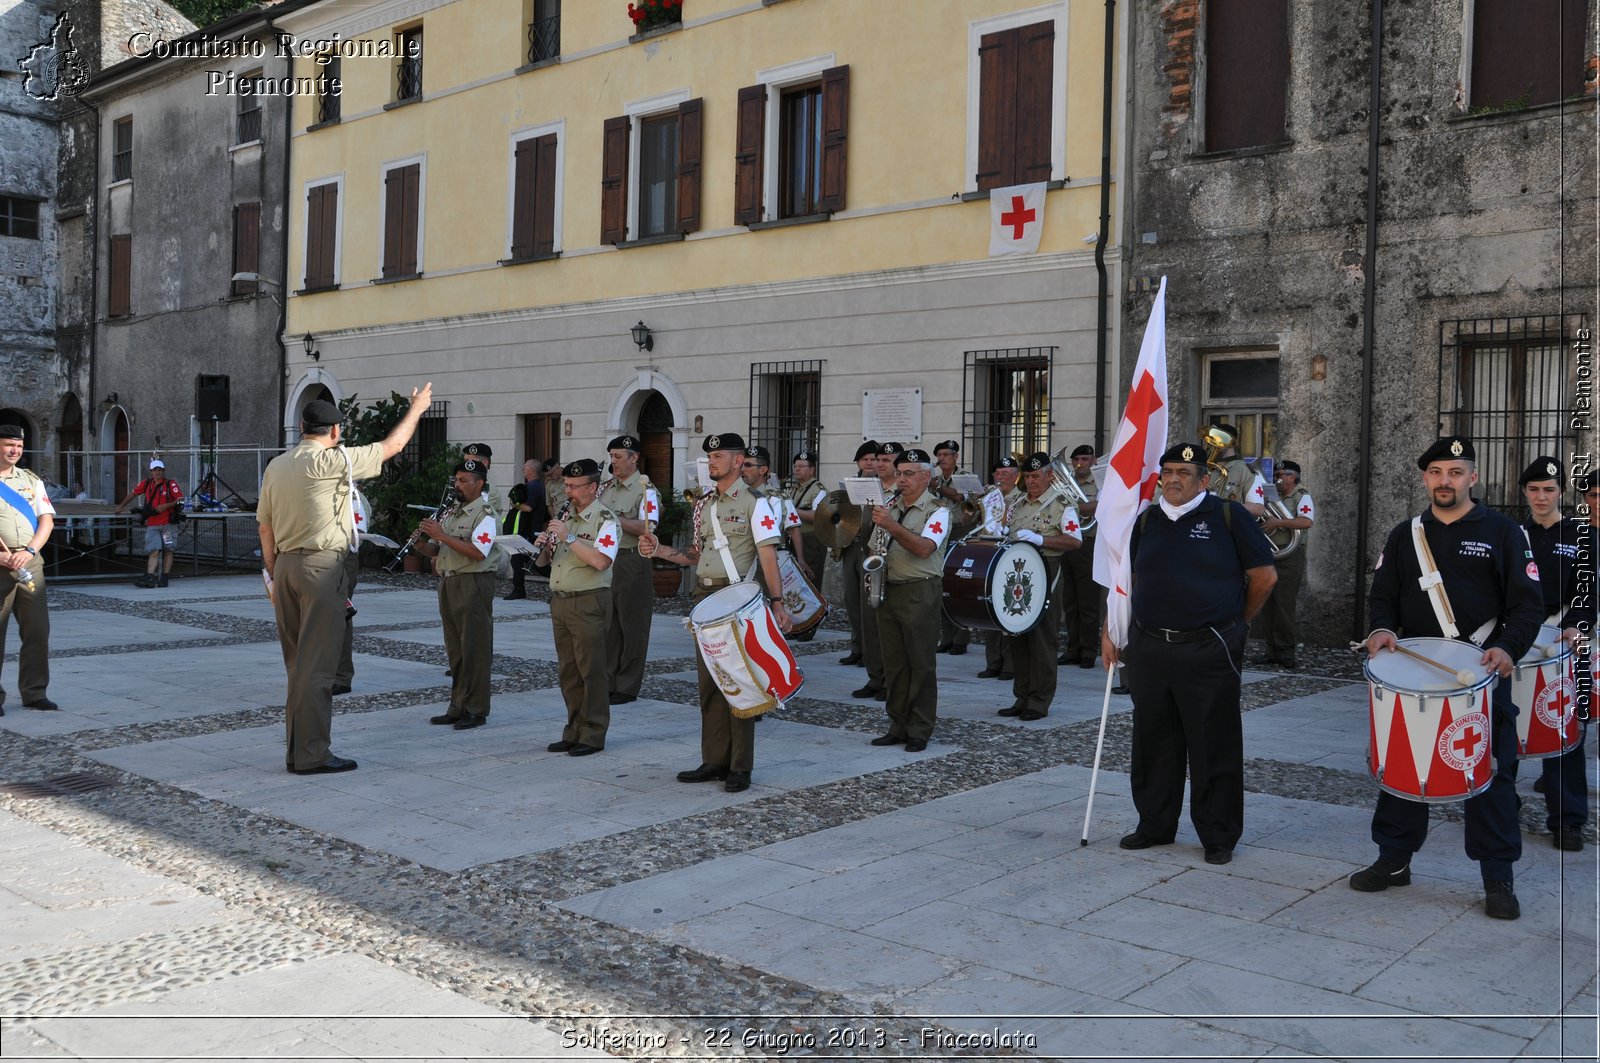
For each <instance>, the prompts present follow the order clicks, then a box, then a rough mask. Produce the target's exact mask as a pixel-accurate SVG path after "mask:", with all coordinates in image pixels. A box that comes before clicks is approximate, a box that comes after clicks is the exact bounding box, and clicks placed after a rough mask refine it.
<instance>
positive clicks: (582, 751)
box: [567, 742, 606, 757]
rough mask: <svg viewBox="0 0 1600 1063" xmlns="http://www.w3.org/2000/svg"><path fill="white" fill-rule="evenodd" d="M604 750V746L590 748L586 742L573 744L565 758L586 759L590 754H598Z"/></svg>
mask: <svg viewBox="0 0 1600 1063" xmlns="http://www.w3.org/2000/svg"><path fill="white" fill-rule="evenodd" d="M605 748H606V747H605V746H591V745H589V743H587V742H574V743H573V744H572V748H571V749H569V750H567V756H569V757H587V756H589V755H590V754H591V753H598V752H600V751H601V750H603V749H605Z"/></svg>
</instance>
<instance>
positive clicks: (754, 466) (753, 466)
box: [744, 461, 761, 469]
mask: <svg viewBox="0 0 1600 1063" xmlns="http://www.w3.org/2000/svg"><path fill="white" fill-rule="evenodd" d="M744 468H746V469H759V468H761V466H759V465H757V464H755V463H754V462H750V461H747V462H745V463H744Z"/></svg>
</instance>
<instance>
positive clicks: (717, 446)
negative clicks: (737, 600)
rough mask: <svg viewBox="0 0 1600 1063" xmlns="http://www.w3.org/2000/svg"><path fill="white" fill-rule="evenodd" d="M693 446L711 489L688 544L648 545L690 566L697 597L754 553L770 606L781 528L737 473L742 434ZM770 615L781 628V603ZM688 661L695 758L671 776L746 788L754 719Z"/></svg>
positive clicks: (785, 620) (729, 579) (722, 583)
mask: <svg viewBox="0 0 1600 1063" xmlns="http://www.w3.org/2000/svg"><path fill="white" fill-rule="evenodd" d="M700 449H701V450H703V451H704V452H705V454H706V462H707V465H708V468H709V471H710V474H711V479H712V480H713V481H714V482H715V490H713V491H707V492H706V493H705V494H704V495H702V496H700V498H699V500H698V501H696V502H695V507H694V518H693V545H691V546H690V547H689V548H688V549H686V550H679V549H677V548H676V547H670V546H666V545H660V546H656V544H655V541H654V537H653V536H652V540H651V543H650V546H651V547H653V548H655V555H656V556H657V557H660V558H663V559H665V560H667V561H672V562H674V563H676V564H680V565H693V566H694V584H695V590H694V594H695V600H696V601H699V600H700V599H702V598H704V597H706V596H708V595H710V594H712V593H714V592H715V591H717V590H719V589H721V588H723V587H726V586H728V585H729V584H731V583H738V582H740V581H741V580H743V579H744V574H745V573H746V572H749V571H750V569H751V568H752V567H754V566H755V563H756V561H757V560H758V559H759V560H760V562H761V563H760V565H759V567H758V569H757V576H756V577H755V578H756V582H758V583H760V584H761V587H762V589H763V590H764V591H765V593H766V596H767V602H768V604H769V606H770V605H771V604H772V603H774V602H778V601H780V600H781V599H782V597H783V580H782V579H781V578H780V577H779V575H778V551H777V545H778V537H779V535H780V533H781V531H782V528H781V526H780V525H779V523H778V516H777V514H776V513H774V512H773V510H772V506H771V504H770V503H768V501H767V500H766V499H764V498H761V497H759V496H757V495H756V494H754V493H753V492H751V490H750V488H749V487H748V486H747V485H746V484H745V482H744V481H743V479H741V476H742V473H743V468H742V466H743V461H744V439H743V438H742V437H740V436H737V435H734V434H732V433H728V434H726V435H710V436H706V438H705V442H703V443H701V444H700ZM772 616H773V619H774V621H775V622H776V623H777V625H778V627H779V629H780V630H782V631H788V630H789V627H790V624H789V614H788V612H787V611H786V610H784V609H782V608H775V609H773V610H772ZM695 667H696V669H697V671H698V673H699V679H700V766H699V767H698V768H694V769H692V770H690V771H680V772H679V773H678V781H679V782H689V783H694V782H710V781H712V780H716V779H722V780H725V781H724V784H723V789H725V790H727V791H728V792H729V793H738V792H740V791H741V790H748V789H749V788H750V772H751V769H752V768H753V767H754V765H755V750H756V721H755V719H754V718H747V717H740V716H735V715H734V714H733V709H732V707H730V706H729V704H728V699H727V698H726V697H725V696H723V693H722V690H721V689H720V688H719V687H718V686H717V683H716V681H715V680H713V679H712V678H711V673H710V672H709V671H707V670H706V662H705V658H704V656H703V655H696V661H695Z"/></svg>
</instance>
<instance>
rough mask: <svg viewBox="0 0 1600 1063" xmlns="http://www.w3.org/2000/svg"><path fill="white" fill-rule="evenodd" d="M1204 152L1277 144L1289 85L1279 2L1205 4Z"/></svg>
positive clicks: (1211, 0) (1284, 13) (1285, 18)
mask: <svg viewBox="0 0 1600 1063" xmlns="http://www.w3.org/2000/svg"><path fill="white" fill-rule="evenodd" d="M1205 78H1206V86H1205V90H1206V104H1205V106H1206V150H1207V151H1228V150H1231V149H1233V148H1254V147H1261V146H1264V145H1267V144H1281V143H1283V141H1284V140H1285V139H1286V137H1287V131H1286V130H1287V127H1286V126H1285V124H1284V119H1285V114H1286V109H1287V94H1288V85H1289V14H1288V7H1287V5H1286V4H1284V3H1283V0H1208V3H1207V4H1206V74H1205Z"/></svg>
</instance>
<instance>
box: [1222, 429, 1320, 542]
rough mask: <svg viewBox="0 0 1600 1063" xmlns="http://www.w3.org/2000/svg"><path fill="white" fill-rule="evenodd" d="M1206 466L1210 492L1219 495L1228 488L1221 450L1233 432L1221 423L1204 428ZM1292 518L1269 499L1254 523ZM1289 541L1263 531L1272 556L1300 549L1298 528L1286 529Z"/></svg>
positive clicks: (1225, 447)
mask: <svg viewBox="0 0 1600 1063" xmlns="http://www.w3.org/2000/svg"><path fill="white" fill-rule="evenodd" d="M1205 444H1206V468H1208V469H1210V470H1211V493H1212V494H1214V495H1218V496H1221V495H1222V494H1223V493H1224V492H1226V491H1227V489H1228V467H1227V466H1226V465H1224V464H1222V462H1221V460H1220V459H1221V458H1222V452H1223V451H1225V450H1227V449H1228V448H1229V447H1231V446H1233V444H1234V438H1233V433H1232V432H1228V431H1225V430H1224V429H1223V428H1222V426H1221V425H1215V424H1213V425H1207V426H1206V429H1205ZM1269 518H1270V519H1273V520H1293V519H1294V514H1293V513H1290V512H1289V511H1288V509H1286V508H1285V507H1284V504H1283V502H1282V500H1281V499H1276V498H1274V499H1271V500H1269V501H1267V502H1266V503H1264V505H1263V512H1262V514H1261V516H1259V517H1257V518H1256V523H1257V524H1261V523H1263V522H1265V521H1266V520H1268V519H1269ZM1275 530H1276V529H1275ZM1287 530H1288V532H1289V541H1288V542H1287V543H1284V544H1283V545H1282V546H1280V545H1278V543H1277V542H1274V541H1273V538H1272V534H1271V533H1270V532H1268V533H1265V534H1266V536H1267V541H1268V542H1271V543H1272V558H1273V560H1275V561H1276V560H1277V559H1279V558H1283V557H1288V556H1289V555H1290V554H1292V553H1294V552H1295V551H1296V550H1298V549H1300V537H1301V534H1302V533H1301V531H1300V529H1299V528H1290V529H1287Z"/></svg>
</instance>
